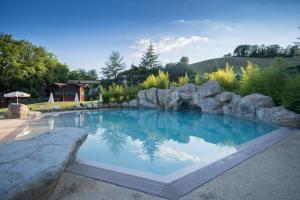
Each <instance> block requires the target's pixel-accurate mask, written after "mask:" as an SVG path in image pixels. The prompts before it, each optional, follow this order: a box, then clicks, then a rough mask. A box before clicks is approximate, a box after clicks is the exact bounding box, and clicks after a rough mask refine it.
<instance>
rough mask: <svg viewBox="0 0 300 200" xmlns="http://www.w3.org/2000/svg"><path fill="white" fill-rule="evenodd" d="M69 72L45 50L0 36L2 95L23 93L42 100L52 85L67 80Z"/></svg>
mask: <svg viewBox="0 0 300 200" xmlns="http://www.w3.org/2000/svg"><path fill="white" fill-rule="evenodd" d="M68 71H69V69H68V66H66V65H64V64H62V63H60V62H59V61H58V60H57V58H56V57H55V56H54V55H53V54H52V53H50V52H48V51H47V50H46V49H45V48H43V47H39V46H36V45H33V44H31V43H30V42H28V41H26V40H16V39H14V38H13V37H12V35H9V34H5V33H0V93H4V92H10V91H16V90H20V91H24V92H27V93H30V94H31V96H32V97H41V96H44V95H46V88H47V85H48V84H50V83H53V82H54V81H65V80H66V77H67V74H68Z"/></svg>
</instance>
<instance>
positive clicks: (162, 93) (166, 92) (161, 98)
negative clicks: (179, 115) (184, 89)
mask: <svg viewBox="0 0 300 200" xmlns="http://www.w3.org/2000/svg"><path fill="white" fill-rule="evenodd" d="M171 92H172V90H171V89H158V90H157V99H158V105H159V106H161V107H166V105H167V98H168V96H170V95H171Z"/></svg>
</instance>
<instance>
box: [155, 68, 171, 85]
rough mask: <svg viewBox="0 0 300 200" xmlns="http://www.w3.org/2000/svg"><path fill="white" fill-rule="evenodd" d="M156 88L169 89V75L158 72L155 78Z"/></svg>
mask: <svg viewBox="0 0 300 200" xmlns="http://www.w3.org/2000/svg"><path fill="white" fill-rule="evenodd" d="M156 87H157V88H160V89H167V88H169V74H168V72H166V73H165V72H163V71H161V70H159V72H158V76H157V77H156Z"/></svg>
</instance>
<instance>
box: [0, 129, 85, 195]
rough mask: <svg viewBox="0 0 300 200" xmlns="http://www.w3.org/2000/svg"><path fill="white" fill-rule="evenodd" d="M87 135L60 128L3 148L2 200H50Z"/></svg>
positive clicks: (0, 160)
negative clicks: (48, 198) (60, 178)
mask: <svg viewBox="0 0 300 200" xmlns="http://www.w3.org/2000/svg"><path fill="white" fill-rule="evenodd" d="M87 134H88V133H87V131H86V130H85V129H78V128H58V129H55V130H53V131H51V132H50V133H44V134H42V135H39V136H37V137H34V138H31V139H28V140H20V141H13V142H11V143H8V144H2V145H0V171H1V173H0V199H31V200H35V199H47V197H48V196H49V195H50V194H51V192H52V191H53V189H54V187H55V185H56V183H57V181H58V179H59V177H60V176H61V174H62V173H63V171H64V169H65V168H66V166H67V165H68V163H70V162H71V161H73V160H74V159H75V156H76V153H77V151H78V149H79V147H80V145H81V144H82V143H83V142H84V141H85V139H86V137H87Z"/></svg>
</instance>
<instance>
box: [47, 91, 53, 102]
mask: <svg viewBox="0 0 300 200" xmlns="http://www.w3.org/2000/svg"><path fill="white" fill-rule="evenodd" d="M48 103H54V98H53V94H52V92H51V93H50V96H49V100H48Z"/></svg>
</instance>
